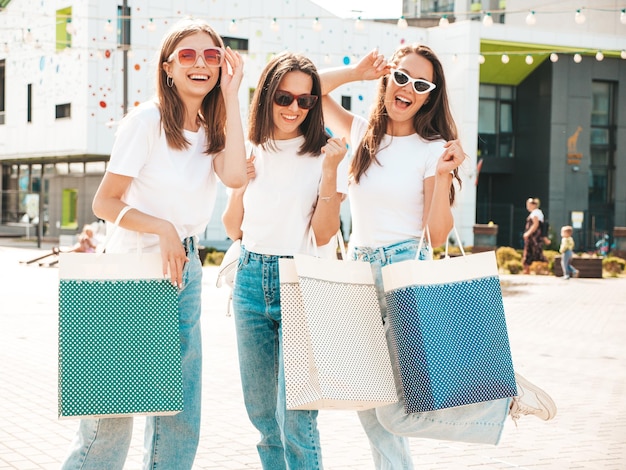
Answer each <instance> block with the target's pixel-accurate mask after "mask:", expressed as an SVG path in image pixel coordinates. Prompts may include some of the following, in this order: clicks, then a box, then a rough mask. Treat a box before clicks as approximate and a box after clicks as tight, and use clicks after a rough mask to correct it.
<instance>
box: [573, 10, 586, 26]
mask: <svg viewBox="0 0 626 470" xmlns="http://www.w3.org/2000/svg"><path fill="white" fill-rule="evenodd" d="M586 19H587V18H586V17H585V15H583V12H582V11H580V10H576V15H575V16H574V21H575V22H576V24H583V23H584V22H585V20H586Z"/></svg>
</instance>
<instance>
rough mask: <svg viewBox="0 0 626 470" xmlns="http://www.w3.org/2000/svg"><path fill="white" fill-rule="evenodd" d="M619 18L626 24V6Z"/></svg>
mask: <svg viewBox="0 0 626 470" xmlns="http://www.w3.org/2000/svg"><path fill="white" fill-rule="evenodd" d="M619 20H620V22H621V23H622V24H626V8H622V11H621V12H620V14H619Z"/></svg>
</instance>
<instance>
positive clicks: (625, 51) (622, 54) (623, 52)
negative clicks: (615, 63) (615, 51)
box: [619, 49, 626, 59]
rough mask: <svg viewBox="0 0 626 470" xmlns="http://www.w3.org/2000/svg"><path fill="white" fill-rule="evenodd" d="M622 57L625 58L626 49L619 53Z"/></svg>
mask: <svg viewBox="0 0 626 470" xmlns="http://www.w3.org/2000/svg"><path fill="white" fill-rule="evenodd" d="M619 56H620V57H621V58H622V59H626V49H622V52H621V53H620V55H619Z"/></svg>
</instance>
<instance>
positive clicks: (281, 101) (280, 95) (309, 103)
mask: <svg viewBox="0 0 626 470" xmlns="http://www.w3.org/2000/svg"><path fill="white" fill-rule="evenodd" d="M317 98H318V97H317V96H316V95H298V96H296V95H293V94H291V93H289V92H288V91H284V90H278V91H277V92H276V94H274V103H276V104H277V105H278V106H289V105H290V104H291V103H293V100H296V102H297V103H298V107H299V108H301V109H311V108H312V107H313V106H315V103H317Z"/></svg>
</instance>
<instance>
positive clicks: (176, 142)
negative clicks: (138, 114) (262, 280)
mask: <svg viewBox="0 0 626 470" xmlns="http://www.w3.org/2000/svg"><path fill="white" fill-rule="evenodd" d="M196 33H206V34H208V35H209V36H210V37H211V39H212V40H213V42H214V43H215V45H216V46H219V47H222V48H223V47H224V41H223V40H222V38H221V37H220V35H219V34H217V32H215V30H214V29H213V28H212V27H211V26H209V24H208V23H207V22H205V21H204V20H200V19H186V20H181V21H179V22H178V23H176V24H175V25H174V26H173V27H172V29H170V31H169V32H168V33H167V34H166V35H165V37H164V38H163V41H162V42H161V52H160V53H159V57H158V66H157V76H156V79H157V87H156V94H157V100H158V107H159V110H160V111H161V125H162V126H163V130H164V131H165V138H166V139H167V144H168V145H169V146H170V147H172V148H173V149H176V150H183V149H185V148H187V147H188V146H189V145H190V143H189V141H188V140H187V139H186V138H185V134H184V133H183V123H184V122H185V104H184V103H183V100H182V99H181V97H180V95H179V94H178V90H177V89H176V86H173V87H171V88H170V87H169V86H167V72H166V71H165V70H164V69H163V62H167V59H168V57H169V56H170V55H171V54H172V52H174V49H176V47H177V46H178V44H179V43H180V41H182V40H183V39H184V38H186V37H187V36H191V35H193V34H196ZM219 73H220V78H218V81H217V83H216V84H215V87H213V89H212V90H211V91H210V92H209V93H208V94H207V95H206V96H205V97H204V100H202V105H201V107H200V112H199V113H198V119H199V121H200V123H201V125H202V126H203V127H204V129H205V131H206V137H207V141H206V148H205V152H206V153H207V154H214V153H217V152H220V151H222V150H223V149H224V146H225V143H226V132H225V127H226V105H225V104H224V97H223V96H222V93H221V92H220V88H219V84H220V80H221V73H222V70H221V69H220V71H219Z"/></svg>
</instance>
